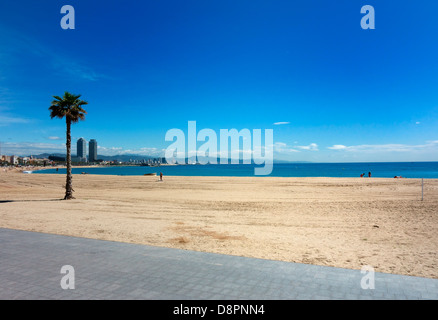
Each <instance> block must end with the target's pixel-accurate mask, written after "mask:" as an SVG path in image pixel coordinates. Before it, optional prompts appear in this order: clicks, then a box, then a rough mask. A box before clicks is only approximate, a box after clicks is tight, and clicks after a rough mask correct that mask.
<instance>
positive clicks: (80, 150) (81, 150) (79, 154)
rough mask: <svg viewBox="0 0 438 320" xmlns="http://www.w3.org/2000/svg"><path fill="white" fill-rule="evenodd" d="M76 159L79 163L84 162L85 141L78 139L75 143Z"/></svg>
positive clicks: (85, 157)
mask: <svg viewBox="0 0 438 320" xmlns="http://www.w3.org/2000/svg"><path fill="white" fill-rule="evenodd" d="M76 155H77V157H78V158H79V159H81V161H86V159H87V140H85V139H83V138H80V139H78V142H77V154H76Z"/></svg>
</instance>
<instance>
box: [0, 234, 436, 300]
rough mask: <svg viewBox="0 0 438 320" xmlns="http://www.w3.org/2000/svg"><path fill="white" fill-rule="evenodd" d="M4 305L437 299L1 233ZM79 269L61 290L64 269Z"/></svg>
mask: <svg viewBox="0 0 438 320" xmlns="http://www.w3.org/2000/svg"><path fill="white" fill-rule="evenodd" d="M0 243H1V246H0V257H1V260H0V299H1V300H11V299H20V300H21V299H23V300H25V299H43V300H46V299H47V300H53V299H60V300H64V299H67V300H89V299H99V300H103V299H110V300H115V299H122V300H123V299H132V300H133V299H165V300H173V299H176V300H181V299H183V300H185V299H196V300H204V299H219V300H228V299H232V300H239V299H242V300H252V299H260V300H263V299H268V300H277V299H305V300H308V299H351V300H356V299H433V300H436V299H438V280H437V279H427V278H419V277H410V276H404V275H393V274H384V273H375V280H376V281H375V289H374V290H364V289H362V288H361V279H362V276H363V274H361V273H360V270H350V269H343V268H331V267H324V266H314V265H309V264H298V263H289V262H282V261H271V260H263V259H254V258H245V257H237V256H229V255H220V254H213V253H205V252H196V251H189V250H178V249H170V248H161V247H152V246H145V245H137V244H128V243H119V242H114V241H102V240H93V239H83V238H77V237H67V236H60V235H53V234H43V233H35V232H28V231H19V230H11V229H4V228H0ZM64 265H71V266H73V267H74V270H75V289H74V290H63V289H62V288H61V285H60V284H61V279H62V278H63V276H64V275H65V274H61V273H60V271H61V267H62V266H64Z"/></svg>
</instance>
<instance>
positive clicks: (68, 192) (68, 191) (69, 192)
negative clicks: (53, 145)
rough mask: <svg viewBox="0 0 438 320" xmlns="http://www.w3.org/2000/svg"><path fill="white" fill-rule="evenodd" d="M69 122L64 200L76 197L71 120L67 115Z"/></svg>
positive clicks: (67, 121)
mask: <svg viewBox="0 0 438 320" xmlns="http://www.w3.org/2000/svg"><path fill="white" fill-rule="evenodd" d="M66 123H67V158H66V162H67V179H66V182H65V197H64V200H69V199H74V197H73V186H72V175H71V132H70V131H71V120H70V119H69V117H66Z"/></svg>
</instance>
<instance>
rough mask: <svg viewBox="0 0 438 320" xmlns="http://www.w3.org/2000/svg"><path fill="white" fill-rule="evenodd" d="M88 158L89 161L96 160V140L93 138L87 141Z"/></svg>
mask: <svg viewBox="0 0 438 320" xmlns="http://www.w3.org/2000/svg"><path fill="white" fill-rule="evenodd" d="M88 148H89V152H88V159H89V161H90V162H95V161H97V141H96V140H95V139H91V140H90V142H89V143H88Z"/></svg>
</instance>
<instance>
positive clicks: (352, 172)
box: [33, 162, 438, 179]
mask: <svg viewBox="0 0 438 320" xmlns="http://www.w3.org/2000/svg"><path fill="white" fill-rule="evenodd" d="M255 167H257V165H254V164H206V165H199V164H197V165H171V166H166V165H164V166H159V167H144V166H108V167H95V168H87V167H83V168H80V167H78V168H73V169H72V173H73V174H82V173H88V174H102V175H118V176H140V175H144V174H151V173H155V174H157V175H159V174H160V172H161V173H163V175H164V176H166V175H169V176H226V177H233V176H234V177H254V176H255V175H254V168H255ZM258 167H260V166H258ZM369 172H370V173H371V177H374V178H394V177H396V176H397V177H399V176H401V177H403V178H425V179H438V162H364V163H358V162H355V163H274V165H273V170H272V172H271V174H270V175H269V176H270V177H339V178H342V177H345V178H352V177H360V175H361V174H362V173H364V174H365V177H368V173H369ZM33 173H37V174H54V173H55V174H65V173H66V169H59V170H58V171H56V169H45V170H39V171H34V172H33ZM256 177H257V176H256ZM258 177H263V176H258Z"/></svg>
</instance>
